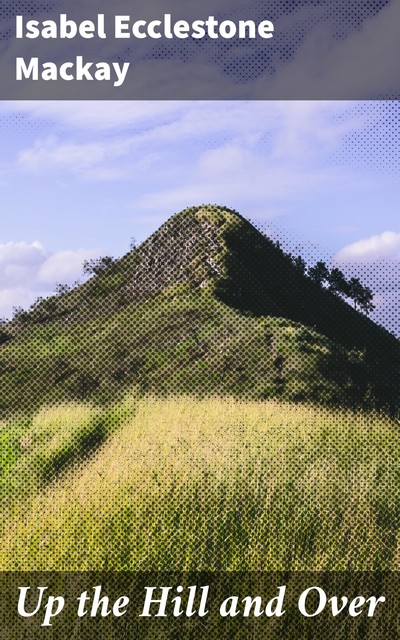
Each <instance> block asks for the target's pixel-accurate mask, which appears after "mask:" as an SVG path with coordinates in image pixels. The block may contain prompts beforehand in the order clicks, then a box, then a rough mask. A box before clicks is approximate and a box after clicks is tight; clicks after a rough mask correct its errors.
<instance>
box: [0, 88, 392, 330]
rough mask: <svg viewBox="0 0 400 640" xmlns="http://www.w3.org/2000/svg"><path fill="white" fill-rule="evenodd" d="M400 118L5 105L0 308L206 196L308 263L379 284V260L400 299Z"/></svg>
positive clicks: (44, 288) (0, 153)
mask: <svg viewBox="0 0 400 640" xmlns="http://www.w3.org/2000/svg"><path fill="white" fill-rule="evenodd" d="M398 115H399V105H398V103H390V102H348V103H346V102H325V103H324V102H276V101H274V102H272V101H271V102H262V101H260V102H256V101H253V102H240V101H237V102H228V101H227V102H140V101H138V102H80V103H79V102H76V103H74V102H31V103H29V102H19V103H12V102H3V103H0V135H1V148H0V201H1V233H0V317H1V316H8V315H9V314H10V313H11V311H12V307H13V306H17V305H19V304H21V305H22V306H27V305H28V304H30V303H31V302H32V301H33V300H34V299H35V297H36V296H37V295H40V294H45V293H46V292H50V291H52V290H53V289H54V286H55V284H56V282H73V281H74V280H76V279H77V278H79V276H80V275H81V273H82V269H81V265H82V262H83V259H84V258H86V257H88V258H89V257H94V256H97V255H103V254H112V255H122V254H123V253H124V252H126V251H127V250H128V248H129V242H130V239H131V237H132V236H134V237H135V238H136V239H137V240H138V241H142V240H144V239H145V238H146V237H147V236H148V235H149V234H150V233H151V232H152V231H154V230H155V229H156V228H157V227H158V226H159V225H160V224H161V223H162V222H163V221H164V220H166V219H167V218H168V217H169V216H170V215H171V214H173V213H174V212H176V211H179V210H181V209H183V208H184V207H186V206H190V205H196V204H201V203H209V202H212V203H219V204H224V205H227V206H230V207H233V208H235V209H237V210H238V211H240V213H242V214H243V215H244V216H246V217H247V218H249V219H251V220H253V221H254V222H256V223H257V224H258V225H266V226H267V228H269V229H270V233H273V234H276V233H279V234H280V235H282V236H283V237H285V238H287V239H288V242H289V244H291V246H292V247H296V246H301V247H302V251H303V253H306V254H308V255H309V256H310V259H314V257H316V256H319V255H322V256H324V257H326V258H327V259H330V260H336V261H338V262H340V263H341V264H343V265H346V263H349V262H350V263H352V264H353V266H354V264H356V266H357V269H359V270H361V271H364V273H365V274H369V275H368V278H370V279H371V273H372V271H374V269H372V266H373V264H375V263H376V261H378V262H379V261H380V262H382V260H383V261H384V264H385V265H386V266H385V267H384V269H386V273H387V274H389V272H390V274H391V275H390V278H394V280H393V286H392V288H391V293H390V296H389V297H388V295H389V294H387V293H386V294H383V293H382V294H379V295H378V298H377V302H378V306H380V308H381V312H382V310H384V309H385V307H387V305H388V304H390V305H393V304H395V305H397V304H398V290H397V285H396V282H397V281H398V280H397V270H398V266H399V263H400V224H399V219H400V217H399V202H400V198H399V196H400V181H399V159H398V147H399V134H398V121H399V118H398ZM371 265H372V266H371ZM392 272H393V273H392ZM375 273H376V269H375ZM393 274H395V277H394V276H393ZM388 277H389V276H388ZM390 278H389V279H390ZM372 279H374V278H372ZM386 284H387V283H386ZM379 287H380V288H382V286H381V285H379V286H378V285H376V284H375V289H377V288H379ZM378 313H379V310H378ZM382 317H383V316H382Z"/></svg>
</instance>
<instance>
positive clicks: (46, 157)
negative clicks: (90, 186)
mask: <svg viewBox="0 0 400 640" xmlns="http://www.w3.org/2000/svg"><path fill="white" fill-rule="evenodd" d="M130 145H131V141H130V140H124V139H119V140H114V141H112V142H111V143H108V144H106V143H103V142H88V143H84V144H82V143H77V142H74V141H70V142H59V141H58V140H57V138H55V137H50V138H46V139H44V140H37V141H36V142H35V143H34V145H33V146H32V147H31V148H29V149H25V150H23V151H22V152H21V153H20V154H19V156H18V159H17V165H18V166H19V167H21V168H22V169H24V170H27V171H32V172H41V171H49V170H52V171H54V170H60V171H63V172H65V171H71V172H72V173H78V174H82V173H84V174H85V175H89V176H90V174H91V172H92V171H93V170H95V169H96V168H97V167H99V166H102V165H104V163H108V162H110V161H114V160H116V159H118V158H121V157H122V156H125V155H126V154H127V153H128V151H129V147H130ZM110 169H112V167H111V168H110ZM104 170H105V167H104V166H103V173H102V176H103V178H104V177H105V176H104ZM111 176H112V177H113V178H117V177H118V176H119V172H118V170H117V169H116V168H115V167H114V171H112V173H111Z"/></svg>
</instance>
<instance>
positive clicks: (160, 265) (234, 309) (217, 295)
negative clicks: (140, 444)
mask: <svg viewBox="0 0 400 640" xmlns="http://www.w3.org/2000/svg"><path fill="white" fill-rule="evenodd" d="M87 266H88V268H89V267H90V265H89V264H88V265H87ZM92 266H93V265H92ZM0 342H1V346H0V414H1V415H3V416H6V415H9V414H10V413H16V412H21V411H23V412H28V413H29V412H33V411H35V410H36V409H37V408H38V407H40V406H41V405H43V404H44V403H51V402H53V401H65V400H71V399H77V400H83V401H85V400H88V399H90V400H94V401H96V402H99V403H108V402H109V401H115V400H116V399H117V398H118V397H119V396H122V395H123V393H124V392H125V390H126V389H128V388H132V386H134V387H136V388H137V389H138V391H140V392H142V391H143V392H153V391H154V392H157V393H158V394H159V393H170V392H174V393H190V394H193V393H196V394H199V395H207V394H217V393H218V394H224V395H225V394H229V395H231V394H233V395H235V396H247V397H251V398H268V397H272V396H277V397H281V398H283V399H286V400H290V401H311V402H317V403H329V404H333V405H339V404H340V405H347V406H359V405H362V406H364V407H367V408H372V407H382V408H385V409H388V410H390V411H392V412H396V411H397V409H398V398H399V363H400V348H399V341H398V340H397V339H396V338H395V337H394V336H392V335H391V334H389V333H388V332H387V331H385V330H384V329H382V328H381V327H378V326H377V325H375V324H374V323H373V322H372V321H371V320H370V319H368V317H366V316H365V315H363V314H361V313H359V312H358V311H357V310H355V309H353V308H352V307H351V306H350V305H349V304H347V303H346V302H345V301H344V300H342V299H340V297H339V296H338V295H335V293H334V292H332V291H329V290H328V289H327V288H324V287H322V286H321V285H320V283H319V282H317V281H315V279H314V280H313V279H312V278H310V277H307V276H306V275H305V274H304V273H303V271H302V269H301V268H299V267H298V265H296V264H295V263H294V261H293V260H292V259H291V258H290V257H289V256H287V255H285V254H284V253H283V252H282V251H281V250H280V249H279V247H277V246H276V245H275V244H274V243H273V242H272V241H271V240H269V239H268V238H266V237H265V236H264V235H263V234H261V233H260V232H259V231H258V230H257V229H255V228H254V227H253V226H252V225H251V224H250V223H249V222H247V221H246V220H245V219H244V218H242V217H241V216H239V215H238V214H236V213H234V212H232V211H229V210H228V209H224V208H221V207H210V206H204V207H197V208H191V209H187V210H185V211H183V212H182V213H179V214H177V215H175V216H173V217H172V218H171V219H170V220H169V221H168V222H167V223H165V224H164V225H163V226H162V227H161V228H160V229H159V230H158V231H157V232H156V233H155V234H154V235H153V236H152V237H151V238H149V239H148V240H147V241H146V242H145V243H143V244H142V245H141V246H140V247H139V248H138V249H134V250H132V251H131V252H130V253H128V254H127V255H126V256H124V257H123V258H122V259H120V260H117V261H113V260H110V261H109V263H108V264H106V265H105V268H100V269H98V271H97V273H96V274H95V275H94V276H93V277H92V278H91V279H90V280H88V281H87V282H86V283H84V284H83V285H81V286H79V287H77V288H75V289H73V290H71V291H69V290H67V289H65V290H60V292H59V295H57V296H54V297H51V298H48V299H46V300H40V301H38V302H37V304H36V305H34V307H33V308H32V309H31V310H30V311H29V312H23V311H21V312H19V313H17V315H16V317H15V318H14V320H13V321H12V322H11V323H10V324H8V325H6V326H5V327H3V328H2V329H1V333H0Z"/></svg>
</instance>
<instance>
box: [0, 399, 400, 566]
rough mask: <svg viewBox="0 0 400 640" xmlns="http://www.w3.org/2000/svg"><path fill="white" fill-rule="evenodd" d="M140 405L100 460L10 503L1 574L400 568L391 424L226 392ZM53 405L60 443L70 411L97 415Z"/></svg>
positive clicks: (396, 458) (47, 421) (396, 456)
mask: <svg viewBox="0 0 400 640" xmlns="http://www.w3.org/2000/svg"><path fill="white" fill-rule="evenodd" d="M135 402H136V401H135V400H134V399H131V400H129V399H128V400H127V403H128V404H125V406H121V408H120V411H121V412H122V413H123V412H124V411H125V413H123V415H124V416H125V422H124V423H123V424H122V426H121V427H120V428H119V430H118V431H117V432H116V433H114V434H113V435H112V436H111V437H110V438H109V439H108V441H107V442H105V443H104V444H103V445H102V447H101V448H100V449H99V450H98V451H97V453H96V454H95V455H94V456H93V457H92V458H91V459H88V460H86V461H85V463H84V464H81V465H80V466H75V467H74V468H73V469H71V470H70V471H69V472H68V473H66V474H64V475H63V476H62V477H61V478H60V479H59V480H58V481H57V482H53V483H51V484H50V485H49V486H48V487H46V488H45V489H42V490H41V491H39V492H37V493H36V494H35V495H33V496H32V497H31V499H30V501H29V504H28V505H27V504H26V503H24V504H22V503H21V501H16V502H14V503H13V504H12V505H11V506H10V509H9V511H8V512H7V517H6V518H5V520H4V523H3V531H2V533H1V538H0V542H1V544H0V549H1V552H0V569H2V570H6V569H14V570H15V569H20V570H38V569H40V570H51V569H57V570H93V569H113V570H126V569H130V570H138V569H143V570H145V569H146V570H148V569H160V568H163V569H177V568H178V569H193V570H195V569H197V570H198V569H211V570H217V569H227V570H240V569H270V570H271V569H297V570H301V569H345V568H352V569H382V568H390V567H393V566H394V564H393V563H394V562H395V560H394V558H395V551H396V544H397V538H398V533H399V531H400V486H399V484H400V481H399V477H398V469H399V468H400V436H399V433H398V431H397V429H396V427H395V426H394V425H393V424H392V423H391V422H390V421H389V420H388V419H387V418H384V417H379V416H377V415H375V416H372V415H371V416H363V415H362V414H353V413H351V412H347V413H346V412H336V413H333V412H328V411H324V410H322V409H321V410H318V409H313V408H307V407H304V406H293V405H292V406H291V405H284V404H279V403H277V402H272V401H271V402H244V401H235V400H229V399H221V398H214V399H208V400H198V399H190V398H171V399H156V398H146V399H143V400H141V401H140V402H138V403H137V409H136V412H135V413H134V409H133V407H134V406H135ZM127 407H128V409H127ZM47 411H48V412H47V413H43V414H39V416H38V417H37V424H36V423H35V424H36V427H35V428H36V432H37V433H40V434H44V433H47V432H48V433H49V437H50V446H51V447H52V446H55V445H54V442H55V441H57V442H59V439H60V438H61V440H62V437H63V436H62V434H61V435H60V434H57V433H55V432H53V426H54V425H56V424H58V423H59V422H57V420H58V418H57V412H59V414H60V415H59V418H60V419H61V418H62V419H67V420H68V421H69V420H77V424H78V422H79V420H81V421H83V423H84V422H85V420H87V419H88V417H89V416H90V411H91V410H90V409H88V408H87V407H81V408H78V407H76V406H74V407H70V408H68V407H59V408H58V409H49V410H47ZM68 412H70V413H68ZM133 413H134V415H133ZM65 416H69V417H68V418H65ZM78 416H79V418H78ZM81 424H82V423H81ZM39 425H40V426H39ZM79 428H81V427H79ZM77 429H78V427H77ZM78 430H79V429H78ZM36 432H35V433H36ZM52 443H53V444H52Z"/></svg>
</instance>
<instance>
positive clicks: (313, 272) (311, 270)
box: [277, 242, 375, 315]
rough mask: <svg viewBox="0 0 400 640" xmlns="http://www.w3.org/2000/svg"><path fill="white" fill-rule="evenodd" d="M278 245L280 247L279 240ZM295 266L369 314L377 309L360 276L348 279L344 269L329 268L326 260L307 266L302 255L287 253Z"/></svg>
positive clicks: (319, 284)
mask: <svg viewBox="0 0 400 640" xmlns="http://www.w3.org/2000/svg"><path fill="white" fill-rule="evenodd" d="M277 247H278V248H279V250H280V251H281V252H282V253H284V252H283V251H282V249H281V248H280V245H279V242H278V243H277ZM285 255H286V256H287V258H288V259H289V260H290V261H291V263H292V264H293V266H294V267H295V268H296V269H297V271H299V272H300V273H301V274H303V275H304V276H306V277H307V278H309V279H310V280H312V282H314V283H315V284H316V285H318V286H320V287H323V288H325V289H328V291H330V292H331V293H333V294H335V295H336V296H339V297H342V298H346V299H347V300H352V302H353V305H354V308H355V309H359V310H360V311H363V312H364V313H366V314H367V315H368V314H369V313H370V312H371V311H373V310H374V309H375V305H374V304H373V298H374V295H373V293H372V291H371V289H370V288H369V287H366V286H364V285H363V284H362V283H361V282H360V280H359V278H355V277H352V278H349V279H347V278H346V276H345V275H344V273H343V271H341V270H340V269H339V268H338V267H333V268H332V269H329V267H328V266H327V265H326V263H325V262H323V261H322V260H319V261H318V262H317V263H316V264H315V265H314V266H312V267H309V266H307V263H306V261H305V260H304V258H302V257H301V256H296V257H295V256H292V254H290V253H286V254H285Z"/></svg>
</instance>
